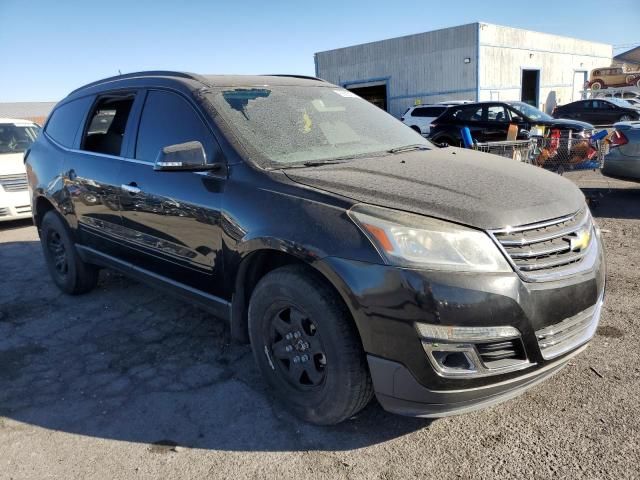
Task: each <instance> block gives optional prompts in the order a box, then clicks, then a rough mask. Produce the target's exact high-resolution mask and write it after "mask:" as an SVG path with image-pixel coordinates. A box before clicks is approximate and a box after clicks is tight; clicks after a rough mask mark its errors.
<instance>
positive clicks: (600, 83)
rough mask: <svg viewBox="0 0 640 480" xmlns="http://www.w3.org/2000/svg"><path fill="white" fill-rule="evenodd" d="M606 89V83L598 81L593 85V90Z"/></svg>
mask: <svg viewBox="0 0 640 480" xmlns="http://www.w3.org/2000/svg"><path fill="white" fill-rule="evenodd" d="M602 87H604V82H601V81H600V80H597V81H595V82H593V83H592V84H591V90H601V89H602Z"/></svg>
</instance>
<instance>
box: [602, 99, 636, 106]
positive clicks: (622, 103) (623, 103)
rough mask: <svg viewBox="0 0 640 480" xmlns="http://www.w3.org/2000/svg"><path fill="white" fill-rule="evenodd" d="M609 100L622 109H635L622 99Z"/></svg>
mask: <svg viewBox="0 0 640 480" xmlns="http://www.w3.org/2000/svg"><path fill="white" fill-rule="evenodd" d="M607 100H608V101H610V102H611V103H613V104H615V105H617V106H619V107H622V108H633V105H631V104H630V103H629V102H627V101H626V100H622V99H621V98H607Z"/></svg>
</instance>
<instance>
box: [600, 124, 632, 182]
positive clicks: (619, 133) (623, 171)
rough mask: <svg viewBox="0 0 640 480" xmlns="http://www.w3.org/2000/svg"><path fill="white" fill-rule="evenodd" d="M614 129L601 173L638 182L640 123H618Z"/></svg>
mask: <svg viewBox="0 0 640 480" xmlns="http://www.w3.org/2000/svg"><path fill="white" fill-rule="evenodd" d="M614 127H615V129H616V130H615V132H614V133H613V134H612V136H611V145H610V149H609V154H608V155H607V156H606V157H605V159H604V166H603V167H602V173H603V174H604V175H607V176H609V177H623V178H631V179H635V180H638V181H640V121H638V122H620V123H616V124H615V125H614Z"/></svg>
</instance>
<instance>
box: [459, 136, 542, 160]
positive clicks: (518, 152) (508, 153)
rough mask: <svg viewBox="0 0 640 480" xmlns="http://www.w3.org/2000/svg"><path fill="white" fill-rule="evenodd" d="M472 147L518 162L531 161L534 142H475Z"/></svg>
mask: <svg viewBox="0 0 640 480" xmlns="http://www.w3.org/2000/svg"><path fill="white" fill-rule="evenodd" d="M471 148H472V149H474V150H478V151H479V152H486V153H492V154H494V155H499V156H501V157H506V158H510V159H513V160H515V161H517V162H527V163H529V162H530V161H531V158H532V152H533V148H534V143H533V142H532V141H531V140H512V141H505V142H486V143H478V142H474V143H473V144H472V146H471Z"/></svg>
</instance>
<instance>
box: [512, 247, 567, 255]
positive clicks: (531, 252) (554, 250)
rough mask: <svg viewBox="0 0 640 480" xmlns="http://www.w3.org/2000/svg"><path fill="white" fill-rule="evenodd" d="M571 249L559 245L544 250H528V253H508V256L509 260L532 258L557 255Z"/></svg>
mask: <svg viewBox="0 0 640 480" xmlns="http://www.w3.org/2000/svg"><path fill="white" fill-rule="evenodd" d="M569 249H571V246H570V245H568V244H567V245H560V246H557V247H554V248H547V249H544V250H531V249H529V251H528V252H522V253H517V252H509V255H510V256H511V258H532V257H539V256H540V255H549V254H552V253H558V252H562V251H564V250H569Z"/></svg>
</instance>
